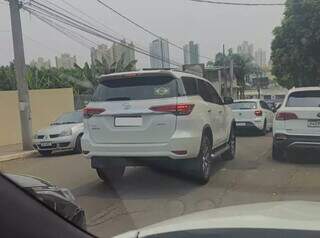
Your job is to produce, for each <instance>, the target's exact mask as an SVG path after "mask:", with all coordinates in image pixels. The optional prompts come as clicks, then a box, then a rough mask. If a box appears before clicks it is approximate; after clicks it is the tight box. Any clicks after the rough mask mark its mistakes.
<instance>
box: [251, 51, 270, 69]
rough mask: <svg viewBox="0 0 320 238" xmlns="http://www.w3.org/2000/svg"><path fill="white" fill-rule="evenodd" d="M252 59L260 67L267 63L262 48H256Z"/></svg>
mask: <svg viewBox="0 0 320 238" xmlns="http://www.w3.org/2000/svg"><path fill="white" fill-rule="evenodd" d="M254 61H255V62H256V64H257V65H259V66H260V67H263V66H266V65H267V56H266V52H265V51H263V50H262V49H258V50H257V51H256V52H255V56H254Z"/></svg>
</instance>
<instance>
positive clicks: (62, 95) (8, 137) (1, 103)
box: [0, 88, 74, 146]
mask: <svg viewBox="0 0 320 238" xmlns="http://www.w3.org/2000/svg"><path fill="white" fill-rule="evenodd" d="M30 104H31V116H32V130H33V132H35V131H37V130H39V129H40V128H43V127H46V126H48V125H49V124H50V123H51V122H52V121H54V120H55V119H56V118H57V117H58V116H59V115H61V114H62V113H64V112H70V111H73V110H74V101H73V92H72V89H71V88H62V89H43V90H30ZM0 110H1V113H0V114H1V115H0V146H2V145H9V144H18V143H21V133H20V116H19V110H18V95H17V92H16V91H0Z"/></svg>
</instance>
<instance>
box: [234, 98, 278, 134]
mask: <svg viewBox="0 0 320 238" xmlns="http://www.w3.org/2000/svg"><path fill="white" fill-rule="evenodd" d="M230 107H231V109H232V111H233V116H234V118H235V120H236V126H237V129H238V130H241V129H245V130H247V129H256V130H259V131H260V132H261V133H262V135H265V134H266V133H267V132H268V131H271V130H272V123H273V117H274V114H273V111H272V109H271V108H269V106H268V104H267V103H266V102H265V101H263V100H259V99H246V100H238V101H235V102H234V103H233V104H231V105H230Z"/></svg>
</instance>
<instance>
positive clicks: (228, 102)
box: [223, 97, 233, 105]
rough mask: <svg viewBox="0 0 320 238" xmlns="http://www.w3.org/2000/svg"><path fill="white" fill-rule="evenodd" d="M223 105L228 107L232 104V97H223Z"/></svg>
mask: <svg viewBox="0 0 320 238" xmlns="http://www.w3.org/2000/svg"><path fill="white" fill-rule="evenodd" d="M223 101H224V104H225V105H229V104H232V103H233V98H232V97H224V98H223Z"/></svg>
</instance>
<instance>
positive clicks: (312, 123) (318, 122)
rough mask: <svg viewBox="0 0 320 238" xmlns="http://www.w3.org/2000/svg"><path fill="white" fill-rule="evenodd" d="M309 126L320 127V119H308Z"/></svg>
mask: <svg viewBox="0 0 320 238" xmlns="http://www.w3.org/2000/svg"><path fill="white" fill-rule="evenodd" d="M308 127H312V128H314V127H320V120H308Z"/></svg>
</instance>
